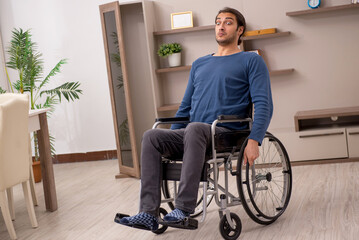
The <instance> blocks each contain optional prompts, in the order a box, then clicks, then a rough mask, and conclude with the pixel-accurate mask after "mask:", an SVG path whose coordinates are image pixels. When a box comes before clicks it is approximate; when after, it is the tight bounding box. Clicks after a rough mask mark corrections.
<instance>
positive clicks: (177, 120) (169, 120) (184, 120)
mask: <svg viewBox="0 0 359 240" xmlns="http://www.w3.org/2000/svg"><path fill="white" fill-rule="evenodd" d="M189 122H190V120H189V117H169V118H156V122H155V124H153V126H152V128H157V126H158V125H160V124H174V123H189Z"/></svg>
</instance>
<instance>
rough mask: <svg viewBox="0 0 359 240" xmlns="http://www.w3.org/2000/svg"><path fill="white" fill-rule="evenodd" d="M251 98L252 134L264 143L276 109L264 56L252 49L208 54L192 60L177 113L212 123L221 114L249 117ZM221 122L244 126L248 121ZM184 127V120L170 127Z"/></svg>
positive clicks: (230, 125) (239, 127) (252, 136)
mask: <svg viewBox="0 0 359 240" xmlns="http://www.w3.org/2000/svg"><path fill="white" fill-rule="evenodd" d="M251 102H252V103H253V104H254V121H253V126H252V131H251V133H250V136H249V138H251V139H253V140H256V141H257V142H259V143H260V144H261V143H262V140H263V138H264V135H265V132H266V130H267V128H268V126H269V122H270V120H271V118H272V113H273V103H272V94H271V87H270V79H269V72H268V69H267V66H266V64H265V62H264V61H263V59H262V57H261V56H259V55H258V54H256V53H252V52H239V53H235V54H232V55H227V56H213V55H207V56H204V57H201V58H199V59H197V60H196V61H194V63H193V64H192V68H191V72H190V77H189V81H188V85H187V89H186V92H185V94H184V97H183V100H182V103H181V105H180V107H179V109H178V111H177V113H176V117H190V121H191V122H203V123H209V124H211V123H212V122H213V121H214V120H215V119H217V117H218V116H219V115H221V114H223V115H240V116H243V117H246V114H247V112H248V107H249V106H250V104H251ZM222 126H224V127H227V128H230V129H244V128H246V127H247V124H240V123H226V124H223V125H222ZM183 127H185V125H183V124H173V125H172V127H171V129H178V128H183Z"/></svg>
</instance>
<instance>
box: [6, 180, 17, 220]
mask: <svg viewBox="0 0 359 240" xmlns="http://www.w3.org/2000/svg"><path fill="white" fill-rule="evenodd" d="M6 193H7V201H8V206H9V211H10V216H11V220H13V221H14V220H15V209H14V191H13V189H12V187H10V188H8V189H6Z"/></svg>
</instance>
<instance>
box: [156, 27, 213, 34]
mask: <svg viewBox="0 0 359 240" xmlns="http://www.w3.org/2000/svg"><path fill="white" fill-rule="evenodd" d="M206 30H214V25H209V26H200V27H192V28H181V29H173V30H164V31H157V32H153V35H154V36H160V35H168V34H176V33H186V32H199V31H206Z"/></svg>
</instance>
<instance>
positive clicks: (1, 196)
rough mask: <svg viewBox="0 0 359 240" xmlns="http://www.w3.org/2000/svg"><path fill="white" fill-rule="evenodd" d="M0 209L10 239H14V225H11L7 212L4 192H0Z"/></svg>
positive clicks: (7, 207)
mask: <svg viewBox="0 0 359 240" xmlns="http://www.w3.org/2000/svg"><path fill="white" fill-rule="evenodd" d="M0 207H1V212H2V215H3V217H4V221H5V225H6V228H7V230H8V232H9V234H10V238H11V239H16V233H15V229H14V225H13V224H12V221H11V216H10V212H9V206H8V204H7V199H6V194H5V191H0Z"/></svg>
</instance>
